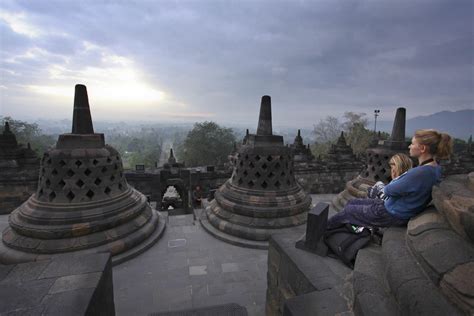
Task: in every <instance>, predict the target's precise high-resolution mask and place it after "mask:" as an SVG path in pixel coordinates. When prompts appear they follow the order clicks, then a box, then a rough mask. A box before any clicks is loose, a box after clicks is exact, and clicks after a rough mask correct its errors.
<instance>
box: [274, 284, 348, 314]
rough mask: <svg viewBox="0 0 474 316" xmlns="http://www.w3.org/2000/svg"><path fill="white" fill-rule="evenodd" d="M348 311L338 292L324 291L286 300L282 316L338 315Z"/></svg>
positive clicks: (345, 302)
mask: <svg viewBox="0 0 474 316" xmlns="http://www.w3.org/2000/svg"><path fill="white" fill-rule="evenodd" d="M349 311H350V310H349V307H348V304H347V301H346V300H345V299H344V298H343V297H341V295H340V294H339V293H338V292H336V291H335V290H325V291H316V292H311V293H308V294H305V295H300V296H297V297H294V298H291V299H289V300H287V301H286V302H285V303H284V309H283V316H307V315H339V314H341V313H345V312H349Z"/></svg>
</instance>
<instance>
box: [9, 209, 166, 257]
mask: <svg viewBox="0 0 474 316" xmlns="http://www.w3.org/2000/svg"><path fill="white" fill-rule="evenodd" d="M165 227H166V219H165V218H164V216H163V215H161V214H159V213H158V211H156V210H153V209H152V218H151V219H150V221H149V223H148V224H147V225H145V226H144V227H143V228H142V229H140V230H138V231H135V232H133V233H132V234H130V235H128V236H127V237H126V238H124V239H119V240H116V241H113V242H111V243H108V244H105V245H102V246H99V247H94V248H89V249H84V250H80V251H74V252H63V253H55V254H38V253H28V252H23V251H19V250H16V249H13V248H9V247H7V246H6V245H5V244H4V243H3V242H2V243H0V263H2V264H17V263H23V262H31V261H39V260H44V259H49V258H53V257H56V256H63V255H73V256H82V255H85V254H91V253H102V252H109V253H111V254H112V265H118V264H120V263H122V262H125V261H127V260H130V259H132V258H134V257H136V256H138V255H139V254H141V253H143V252H145V251H146V250H147V249H149V248H150V247H152V246H153V245H154V244H155V243H156V242H157V241H158V240H159V239H160V238H161V236H162V235H163V232H164V230H165ZM144 235H146V237H145V238H143V236H144Z"/></svg>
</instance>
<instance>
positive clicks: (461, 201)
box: [432, 173, 474, 242]
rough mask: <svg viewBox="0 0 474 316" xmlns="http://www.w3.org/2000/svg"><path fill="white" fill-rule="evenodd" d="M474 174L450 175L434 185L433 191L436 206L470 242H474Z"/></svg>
mask: <svg viewBox="0 0 474 316" xmlns="http://www.w3.org/2000/svg"><path fill="white" fill-rule="evenodd" d="M473 175H474V173H471V174H469V175H467V174H462V175H454V176H449V177H447V178H446V179H445V180H444V181H442V182H441V183H440V184H439V185H437V186H434V187H433V193H432V195H433V202H434V204H435V205H436V208H437V209H438V210H439V211H440V212H442V213H443V214H444V215H445V216H446V218H447V219H448V221H449V223H450V224H451V226H452V227H453V229H454V230H455V231H456V232H457V233H458V234H460V235H461V236H463V237H465V238H467V239H468V240H470V242H474V188H472V183H471V182H472V181H474V180H472V179H474V176H473Z"/></svg>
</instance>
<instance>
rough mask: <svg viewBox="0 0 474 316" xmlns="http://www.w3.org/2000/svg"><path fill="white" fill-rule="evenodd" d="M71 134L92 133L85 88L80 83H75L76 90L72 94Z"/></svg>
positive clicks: (92, 128)
mask: <svg viewBox="0 0 474 316" xmlns="http://www.w3.org/2000/svg"><path fill="white" fill-rule="evenodd" d="M72 134H94V127H93V126H92V118H91V110H90V108H89V98H88V96H87V88H86V86H85V85H82V84H77V85H76V91H75V94H74V113H73V117H72Z"/></svg>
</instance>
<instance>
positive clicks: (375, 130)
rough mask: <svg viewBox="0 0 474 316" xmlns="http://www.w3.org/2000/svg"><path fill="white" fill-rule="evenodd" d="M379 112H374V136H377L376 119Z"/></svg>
mask: <svg viewBox="0 0 474 316" xmlns="http://www.w3.org/2000/svg"><path fill="white" fill-rule="evenodd" d="M379 113H380V110H374V116H375V124H374V134H377V117H378V116H379Z"/></svg>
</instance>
